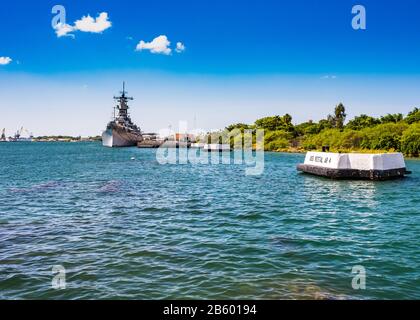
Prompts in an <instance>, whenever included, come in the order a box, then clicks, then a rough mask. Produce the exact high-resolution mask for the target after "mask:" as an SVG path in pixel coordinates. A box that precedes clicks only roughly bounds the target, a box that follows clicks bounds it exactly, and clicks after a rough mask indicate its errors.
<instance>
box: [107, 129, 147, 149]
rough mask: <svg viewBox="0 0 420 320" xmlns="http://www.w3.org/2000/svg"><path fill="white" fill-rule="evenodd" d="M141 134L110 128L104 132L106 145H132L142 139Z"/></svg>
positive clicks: (111, 146)
mask: <svg viewBox="0 0 420 320" xmlns="http://www.w3.org/2000/svg"><path fill="white" fill-rule="evenodd" d="M141 140H142V137H141V135H138V134H136V133H130V132H127V131H125V130H122V129H115V128H108V129H106V130H105V131H104V132H103V133H102V145H103V146H104V147H110V148H113V147H132V146H136V145H137V142H139V141H141Z"/></svg>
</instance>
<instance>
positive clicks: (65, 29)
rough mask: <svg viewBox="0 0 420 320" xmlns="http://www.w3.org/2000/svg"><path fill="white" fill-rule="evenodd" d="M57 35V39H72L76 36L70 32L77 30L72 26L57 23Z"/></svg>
mask: <svg viewBox="0 0 420 320" xmlns="http://www.w3.org/2000/svg"><path fill="white" fill-rule="evenodd" d="M54 29H55V33H56V34H57V37H59V38H60V37H72V38H74V34H71V33H70V32H73V31H74V30H75V29H74V27H72V26H71V25H69V24H67V23H57V25H56V26H55V28H54Z"/></svg>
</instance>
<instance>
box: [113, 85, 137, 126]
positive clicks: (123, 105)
mask: <svg viewBox="0 0 420 320" xmlns="http://www.w3.org/2000/svg"><path fill="white" fill-rule="evenodd" d="M120 93H121V95H120V96H114V100H116V101H117V102H118V105H117V109H118V118H120V119H125V118H126V117H127V116H128V100H133V98H132V97H128V96H126V93H127V91H125V82H123V90H122V91H121V92H120Z"/></svg>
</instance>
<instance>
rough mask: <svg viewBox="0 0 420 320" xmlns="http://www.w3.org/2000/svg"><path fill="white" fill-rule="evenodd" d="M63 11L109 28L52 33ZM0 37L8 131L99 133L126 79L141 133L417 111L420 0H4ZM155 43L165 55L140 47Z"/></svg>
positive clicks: (0, 121) (1, 123) (3, 121)
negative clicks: (183, 125) (356, 11)
mask: <svg viewBox="0 0 420 320" xmlns="http://www.w3.org/2000/svg"><path fill="white" fill-rule="evenodd" d="M57 4H60V5H63V6H64V7H65V9H66V23H67V24H68V25H69V26H70V27H72V28H75V26H76V23H75V21H77V20H79V21H81V20H83V19H82V17H83V16H87V15H88V14H89V15H90V16H91V17H93V18H97V17H98V15H99V14H100V13H101V12H105V13H106V14H107V21H108V22H110V25H111V26H110V27H108V28H106V29H104V30H103V31H102V32H99V33H94V32H87V31H83V27H81V29H78V30H77V29H74V30H73V31H72V32H70V33H69V34H73V35H74V36H68V35H67V36H61V37H58V36H57V34H56V32H55V31H56V30H54V29H53V28H52V27H51V19H52V18H53V16H54V14H52V13H51V9H52V7H53V6H54V5H57ZM355 4H362V5H364V6H365V8H366V13H367V15H366V21H367V28H366V30H354V29H353V28H352V26H351V21H352V18H353V15H352V13H351V9H352V7H353V5H355ZM86 28H87V29H89V25H88V26H87V27H86ZM0 30H1V31H0V57H4V58H7V57H10V59H12V61H11V62H10V63H8V64H3V65H0V95H1V97H2V103H1V104H0V127H6V128H7V130H8V132H9V134H11V131H14V130H16V128H17V127H20V126H22V125H24V126H25V127H27V128H28V129H30V130H31V131H33V132H34V134H35V135H40V134H54V133H56V134H82V135H90V134H92V135H93V134H99V133H100V131H101V129H103V128H104V127H105V125H106V122H107V121H108V120H109V115H110V113H111V111H112V106H113V101H112V96H113V95H114V94H115V93H117V92H118V90H119V87H120V83H121V82H122V80H126V81H127V86H128V90H129V92H130V94H132V95H134V97H135V98H136V99H135V100H134V101H133V103H132V117H133V120H134V121H135V122H136V123H138V124H139V125H140V126H141V127H142V128H144V129H145V130H146V131H151V130H155V131H156V130H159V129H161V128H163V127H167V126H168V125H172V126H173V127H176V125H177V123H178V121H179V120H187V121H189V123H190V124H191V126H192V125H193V122H194V123H195V124H196V125H197V126H199V127H202V128H205V129H211V128H220V127H224V126H225V125H227V124H230V123H232V122H239V121H241V122H253V121H254V120H255V119H256V118H257V117H261V116H266V115H274V114H284V113H286V112H288V113H290V114H291V115H292V116H293V117H294V121H295V122H300V121H305V120H308V119H314V120H318V119H320V118H322V117H325V116H326V114H327V113H329V112H331V110H332V108H333V107H334V105H335V104H336V103H338V102H340V101H342V102H344V104H345V105H346V106H347V109H348V114H349V116H350V117H351V116H354V115H357V114H359V113H362V112H364V113H370V114H373V115H380V114H385V113H388V112H402V113H406V112H408V111H409V110H410V108H412V107H414V106H418V105H420V94H419V92H420V2H419V1H416V0H403V1H401V2H393V1H386V0H382V1H373V0H363V1H347V0H342V1H332V0H319V1H309V0H307V1H302V0H297V1H280V0H279V1H264V0H263V1H261V0H259V1H256V0H255V1H254V0H249V1H240V2H239V1H233V0H232V1H219V0H213V1H207V0H206V1H201V0H195V1H160V0H157V1H141V0H140V1H74V0H72V1H58V2H57V1H38V2H35V1H19V0H17V1H13V2H12V1H7V2H5V3H2V10H1V11H0ZM161 35H163V36H165V37H166V39H168V41H170V45H169V46H168V48H170V49H171V54H162V52H160V53H159V52H155V53H153V52H151V51H150V50H148V49H147V48H143V50H141V51H139V50H137V51H136V47H137V46H138V45H139V42H140V41H141V40H143V41H144V43H146V46H145V47H147V46H148V45H147V43H149V45H150V42H151V41H152V40H153V39H155V38H156V37H158V36H161ZM177 42H181V43H182V44H183V45H184V46H185V50H183V51H182V52H180V53H178V52H176V50H175V47H176V43H177ZM149 48H150V46H149ZM16 97H19V99H16ZM81 117H83V119H81ZM194 118H195V119H196V120H195V121H194V120H193V119H194Z"/></svg>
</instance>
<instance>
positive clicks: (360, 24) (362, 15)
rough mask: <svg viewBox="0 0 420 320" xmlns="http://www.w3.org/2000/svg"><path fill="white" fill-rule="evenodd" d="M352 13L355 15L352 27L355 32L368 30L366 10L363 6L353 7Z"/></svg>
mask: <svg viewBox="0 0 420 320" xmlns="http://www.w3.org/2000/svg"><path fill="white" fill-rule="evenodd" d="M351 13H352V14H354V17H353V19H352V20H351V26H352V28H353V29H354V30H366V8H365V6H362V5H361V4H358V5H355V6H353V8H352V9H351Z"/></svg>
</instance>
